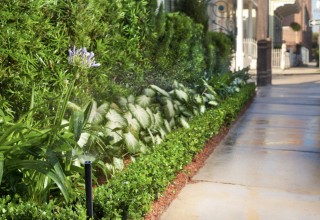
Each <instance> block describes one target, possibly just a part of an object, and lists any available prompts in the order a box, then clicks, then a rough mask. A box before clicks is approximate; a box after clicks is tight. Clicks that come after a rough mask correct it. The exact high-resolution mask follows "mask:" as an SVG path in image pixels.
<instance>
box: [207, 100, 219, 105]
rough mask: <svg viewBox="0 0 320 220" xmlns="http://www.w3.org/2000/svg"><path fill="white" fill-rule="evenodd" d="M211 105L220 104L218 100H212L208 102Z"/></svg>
mask: <svg viewBox="0 0 320 220" xmlns="http://www.w3.org/2000/svg"><path fill="white" fill-rule="evenodd" d="M208 104H209V105H213V106H217V105H218V102H216V101H210V102H208Z"/></svg>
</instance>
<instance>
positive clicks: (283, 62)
mask: <svg viewBox="0 0 320 220" xmlns="http://www.w3.org/2000/svg"><path fill="white" fill-rule="evenodd" d="M286 52H287V45H286V44H285V43H282V46H281V60H280V68H281V69H282V70H284V69H285V68H286Z"/></svg>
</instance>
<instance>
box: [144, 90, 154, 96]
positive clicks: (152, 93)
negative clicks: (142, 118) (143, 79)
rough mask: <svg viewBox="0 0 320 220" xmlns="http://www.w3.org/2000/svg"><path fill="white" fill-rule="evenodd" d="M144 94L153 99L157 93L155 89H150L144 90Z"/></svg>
mask: <svg viewBox="0 0 320 220" xmlns="http://www.w3.org/2000/svg"><path fill="white" fill-rule="evenodd" d="M143 93H144V94H145V95H146V96H148V97H153V96H155V94H156V92H155V91H154V90H153V89H149V88H146V89H144V90H143Z"/></svg>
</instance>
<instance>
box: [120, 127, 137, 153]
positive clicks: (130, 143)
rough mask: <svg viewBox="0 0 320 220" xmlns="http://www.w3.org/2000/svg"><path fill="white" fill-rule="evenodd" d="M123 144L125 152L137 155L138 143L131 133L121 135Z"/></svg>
mask: <svg viewBox="0 0 320 220" xmlns="http://www.w3.org/2000/svg"><path fill="white" fill-rule="evenodd" d="M123 137H124V142H125V144H126V147H127V150H128V152H129V153H137V152H138V150H139V148H138V147H139V142H138V140H137V139H136V138H135V136H134V135H133V134H132V133H131V132H128V133H125V134H123Z"/></svg>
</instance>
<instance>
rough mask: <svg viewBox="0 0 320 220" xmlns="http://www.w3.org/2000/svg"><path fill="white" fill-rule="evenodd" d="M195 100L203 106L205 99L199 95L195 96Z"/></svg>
mask: <svg viewBox="0 0 320 220" xmlns="http://www.w3.org/2000/svg"><path fill="white" fill-rule="evenodd" d="M194 100H195V101H196V103H198V104H202V103H203V98H202V97H201V95H199V94H197V95H195V96H194Z"/></svg>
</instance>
